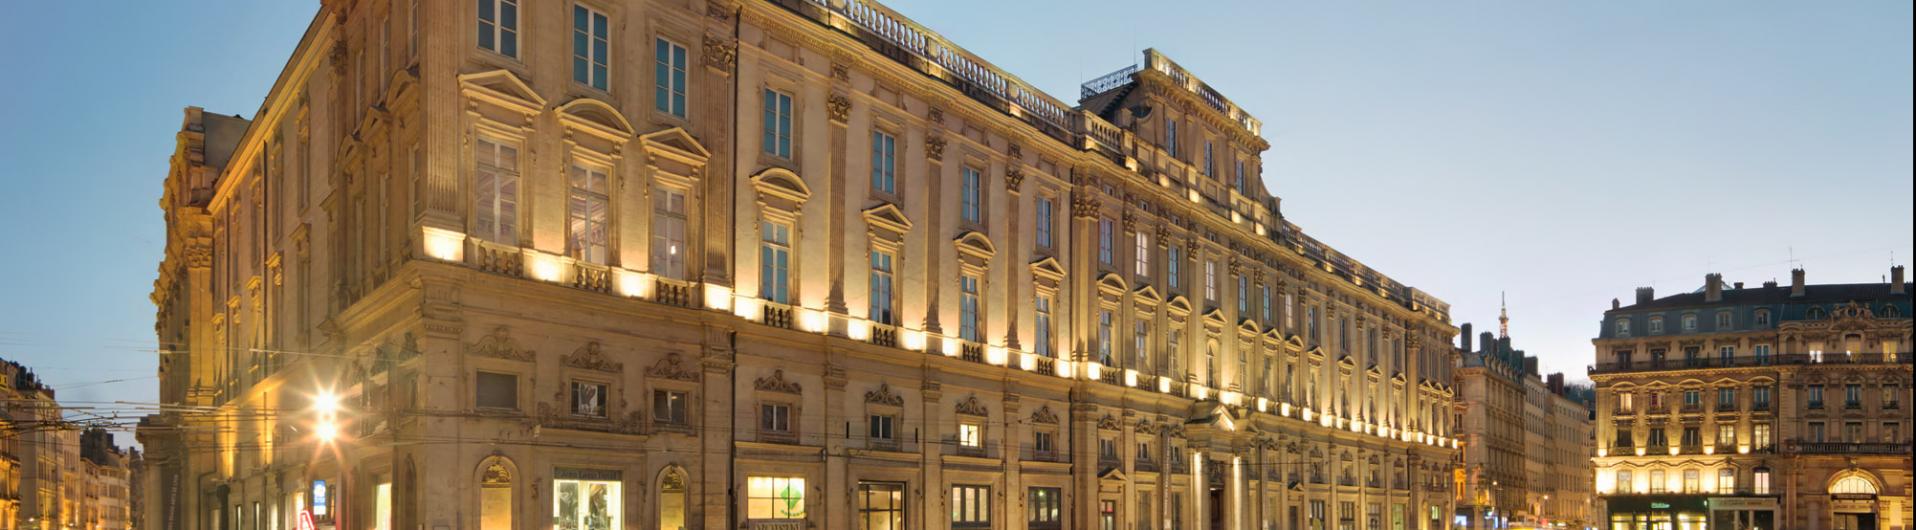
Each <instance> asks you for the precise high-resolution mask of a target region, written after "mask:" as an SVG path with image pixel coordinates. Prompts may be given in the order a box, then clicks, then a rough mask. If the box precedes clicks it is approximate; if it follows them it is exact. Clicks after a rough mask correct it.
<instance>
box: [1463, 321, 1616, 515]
mask: <svg viewBox="0 0 1916 530" xmlns="http://www.w3.org/2000/svg"><path fill="white" fill-rule="evenodd" d="M1470 328H1471V326H1470V324H1464V325H1463V329H1464V332H1465V333H1466V335H1465V338H1464V339H1462V342H1461V347H1460V348H1459V351H1460V354H1461V355H1460V356H1459V361H1458V364H1459V368H1458V370H1457V389H1458V397H1457V402H1456V410H1457V415H1458V418H1457V425H1458V426H1459V430H1458V438H1459V439H1460V440H1462V441H1463V445H1464V446H1463V463H1462V465H1461V466H1460V467H1459V469H1458V471H1459V473H1460V474H1461V475H1462V476H1463V487H1462V488H1461V489H1460V500H1459V501H1458V506H1457V518H1456V519H1457V522H1458V523H1459V524H1458V526H1461V527H1464V528H1545V527H1549V528H1587V527H1589V526H1590V525H1591V524H1593V521H1594V518H1593V516H1592V509H1593V505H1592V504H1591V502H1592V500H1593V499H1592V494H1591V493H1592V492H1591V490H1590V484H1591V480H1593V478H1594V475H1593V473H1592V470H1591V464H1590V454H1591V445H1590V444H1591V438H1590V433H1591V414H1590V409H1589V408H1587V407H1586V406H1585V405H1584V404H1583V403H1582V402H1580V401H1578V400H1577V399H1576V398H1575V396H1573V395H1572V394H1571V391H1573V390H1575V389H1574V387H1570V386H1567V385H1566V384H1565V383H1564V379H1563V374H1550V375H1549V377H1548V378H1547V379H1546V378H1545V377H1543V376H1541V375H1539V374H1538V371H1537V358H1536V357H1533V356H1529V355H1526V354H1525V353H1524V352H1523V350H1518V349H1514V348H1513V347H1512V346H1511V341H1510V337H1509V335H1508V334H1507V333H1505V332H1499V333H1498V334H1495V335H1493V334H1491V333H1490V332H1484V333H1482V334H1481V335H1480V336H1479V337H1478V338H1477V339H1476V341H1475V342H1473V341H1472V340H1471V339H1470V338H1469V336H1468V333H1469V331H1470ZM1473 346H1474V347H1473Z"/></svg>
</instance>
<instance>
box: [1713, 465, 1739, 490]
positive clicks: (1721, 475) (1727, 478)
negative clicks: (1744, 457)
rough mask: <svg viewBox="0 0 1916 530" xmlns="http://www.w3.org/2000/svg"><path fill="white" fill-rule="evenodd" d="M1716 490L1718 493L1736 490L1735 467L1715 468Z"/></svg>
mask: <svg viewBox="0 0 1916 530" xmlns="http://www.w3.org/2000/svg"><path fill="white" fill-rule="evenodd" d="M1716 491H1717V492H1718V493H1730V492H1733V491H1736V469H1735V468H1728V467H1726V468H1722V469H1718V470H1716Z"/></svg>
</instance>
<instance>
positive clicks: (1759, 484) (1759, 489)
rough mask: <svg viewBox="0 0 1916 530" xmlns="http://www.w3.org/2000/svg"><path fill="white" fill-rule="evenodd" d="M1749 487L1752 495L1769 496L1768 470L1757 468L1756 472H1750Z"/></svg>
mask: <svg viewBox="0 0 1916 530" xmlns="http://www.w3.org/2000/svg"><path fill="white" fill-rule="evenodd" d="M1750 485H1751V489H1752V490H1753V491H1752V492H1753V493H1755V494H1757V495H1769V494H1770V468H1767V467H1759V468H1756V471H1753V472H1751V473H1750Z"/></svg>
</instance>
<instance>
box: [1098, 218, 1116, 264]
mask: <svg viewBox="0 0 1916 530" xmlns="http://www.w3.org/2000/svg"><path fill="white" fill-rule="evenodd" d="M1117 237H1118V236H1117V227H1116V224H1115V223H1113V222H1111V219H1110V218H1108V217H1099V218H1098V263H1100V264H1103V265H1107V266H1108V265H1110V264H1111V261H1112V260H1113V259H1114V258H1113V254H1115V253H1116V251H1115V250H1113V249H1112V248H1113V247H1116V246H1117Z"/></svg>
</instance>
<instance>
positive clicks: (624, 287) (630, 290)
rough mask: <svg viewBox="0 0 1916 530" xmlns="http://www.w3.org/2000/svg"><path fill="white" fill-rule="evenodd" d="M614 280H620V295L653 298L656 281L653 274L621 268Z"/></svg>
mask: <svg viewBox="0 0 1916 530" xmlns="http://www.w3.org/2000/svg"><path fill="white" fill-rule="evenodd" d="M615 278H617V279H616V280H614V281H617V282H618V287H619V295H620V296H625V297H628V298H651V297H652V288H653V287H654V285H655V283H656V281H655V280H653V279H652V275H650V274H646V273H643V272H638V271H629V270H624V269H620V270H619V274H618V275H617V276H615Z"/></svg>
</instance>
